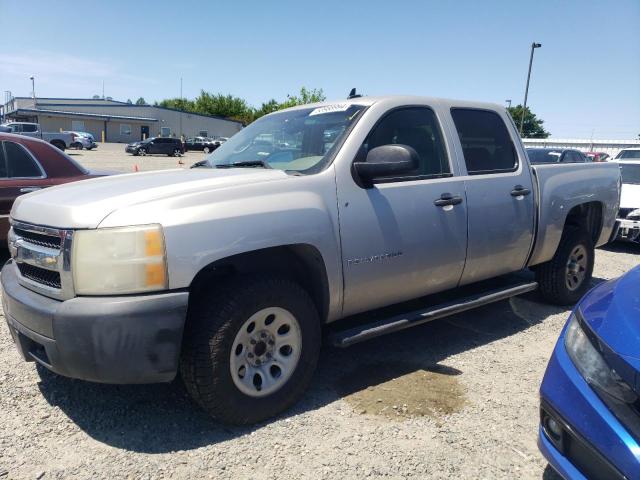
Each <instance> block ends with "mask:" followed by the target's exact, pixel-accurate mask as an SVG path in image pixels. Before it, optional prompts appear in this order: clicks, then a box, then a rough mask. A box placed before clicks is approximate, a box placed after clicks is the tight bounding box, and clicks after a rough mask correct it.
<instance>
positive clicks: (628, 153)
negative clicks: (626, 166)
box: [614, 147, 640, 162]
mask: <svg viewBox="0 0 640 480" xmlns="http://www.w3.org/2000/svg"><path fill="white" fill-rule="evenodd" d="M614 160H619V161H623V162H626V161H628V160H640V147H633V148H623V149H622V150H620V151H619V152H618V155H616V158H614Z"/></svg>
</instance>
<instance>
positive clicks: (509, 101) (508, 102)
mask: <svg viewBox="0 0 640 480" xmlns="http://www.w3.org/2000/svg"><path fill="white" fill-rule="evenodd" d="M505 102H507V104H508V105H507V108H511V99H510V98H507V99H506V100H505Z"/></svg>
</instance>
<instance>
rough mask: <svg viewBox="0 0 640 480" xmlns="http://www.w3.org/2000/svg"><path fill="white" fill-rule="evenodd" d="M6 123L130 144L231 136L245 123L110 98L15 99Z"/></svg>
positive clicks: (5, 108)
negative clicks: (29, 124) (151, 139)
mask: <svg viewBox="0 0 640 480" xmlns="http://www.w3.org/2000/svg"><path fill="white" fill-rule="evenodd" d="M2 110H3V117H4V118H3V121H4V122H7V121H12V120H13V121H21V122H37V123H39V124H40V126H41V128H42V130H43V131H45V132H58V131H60V130H73V131H81V132H89V133H91V134H92V135H93V136H94V137H95V139H96V140H97V141H100V140H101V139H102V136H103V133H104V138H105V141H107V142H123V143H129V142H133V141H138V140H142V139H143V138H148V137H157V136H163V137H169V136H173V137H180V136H184V137H194V136H202V137H230V136H231V135H233V134H234V133H236V132H238V131H239V130H240V129H242V123H241V122H238V121H236V120H229V119H228V118H225V117H219V116H213V115H201V114H196V113H187V112H181V111H179V110H174V109H171V108H164V107H156V106H153V105H132V104H130V103H126V102H119V101H116V100H110V99H106V100H105V99H82V98H36V99H33V98H31V97H12V98H10V99H8V101H7V103H5V105H4V106H3V109H2Z"/></svg>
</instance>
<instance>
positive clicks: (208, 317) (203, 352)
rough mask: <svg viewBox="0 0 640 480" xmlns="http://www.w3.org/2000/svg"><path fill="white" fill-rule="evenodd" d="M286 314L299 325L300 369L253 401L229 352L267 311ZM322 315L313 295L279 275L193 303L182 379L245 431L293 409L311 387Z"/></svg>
mask: <svg viewBox="0 0 640 480" xmlns="http://www.w3.org/2000/svg"><path fill="white" fill-rule="evenodd" d="M269 307H280V308H284V309H285V310H287V311H288V312H290V313H291V314H293V316H294V317H295V318H296V320H297V321H298V324H299V326H300V331H301V338H302V347H301V352H300V357H299V360H298V363H297V366H296V367H295V369H294V370H293V373H291V376H290V377H289V378H288V379H287V380H286V382H285V383H284V384H283V385H282V386H281V387H280V388H279V389H278V390H276V391H274V392H273V393H271V394H269V395H266V396H263V397H252V396H250V395H247V394H245V393H243V392H242V391H241V390H240V389H239V388H238V387H237V386H236V385H235V383H234V380H233V378H232V376H231V367H230V365H231V360H230V358H231V353H232V352H231V350H232V347H233V343H234V340H235V338H236V335H237V333H238V332H239V330H240V328H242V326H243V325H244V323H245V322H246V321H247V320H248V319H249V317H251V316H252V315H253V314H255V313H256V312H259V311H260V310H262V309H264V308H269ZM320 343H321V329H320V320H319V317H318V312H317V310H316V308H315V305H314V303H313V301H312V300H311V297H310V296H309V294H308V293H307V292H306V291H305V290H304V289H303V288H302V287H300V285H298V284H297V283H296V282H294V281H292V280H290V279H288V278H286V277H282V276H278V275H268V276H262V277H256V278H246V277H241V278H239V279H238V280H236V281H234V282H231V284H230V285H228V286H227V287H226V288H223V289H221V290H220V291H218V292H217V293H216V294H215V295H213V296H212V297H211V296H205V295H201V296H200V298H195V299H194V301H193V303H192V304H191V305H190V307H189V314H188V320H187V325H186V329H185V338H184V343H183V352H182V357H181V360H180V373H181V376H182V380H183V382H184V384H185V386H186V389H187V391H188V392H189V394H190V395H191V396H192V397H193V399H194V400H195V401H196V402H197V403H198V404H199V405H200V406H201V407H202V408H203V409H204V410H205V411H207V412H208V413H209V414H210V415H212V416H213V417H215V418H217V419H218V420H220V421H222V422H224V423H229V424H234V425H247V424H252V423H256V422H260V421H262V420H266V419H268V418H271V417H273V416H275V415H277V414H279V413H280V412H282V411H284V410H286V409H287V408H289V407H290V406H291V405H293V404H294V403H295V402H296V401H297V400H298V399H299V398H300V396H301V395H302V394H303V393H304V391H305V390H306V389H307V387H308V386H309V384H310V383H311V378H312V376H313V372H314V370H315V367H316V364H317V361H318V355H319V352H320Z"/></svg>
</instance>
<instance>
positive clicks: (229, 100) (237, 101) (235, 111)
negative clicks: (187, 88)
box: [136, 87, 326, 125]
mask: <svg viewBox="0 0 640 480" xmlns="http://www.w3.org/2000/svg"><path fill="white" fill-rule="evenodd" d="M325 98H326V97H325V95H324V92H323V91H322V89H315V88H314V89H307V88H306V87H302V88H301V89H300V93H299V94H298V95H287V99H286V100H285V101H283V102H278V101H277V100H276V99H273V98H272V99H271V100H269V101H268V102H265V103H263V104H262V105H260V108H255V107H252V106H251V105H249V104H248V103H247V101H246V100H244V99H243V98H240V97H235V96H233V95H231V94H227V95H223V94H221V93H217V94H213V93H209V92H205V91H204V90H202V91H201V92H200V95H198V96H197V97H196V98H195V99H194V100H188V99H184V98H167V99H164V100H161V101H159V102H155V103H154V105H156V106H159V107H165V108H174V109H176V110H182V111H185V112H192V113H201V114H204V115H219V116H221V117H226V118H230V119H233V120H238V121H240V122H242V123H244V124H245V125H247V124H249V123H251V122H253V121H254V120H257V119H258V118H260V117H262V116H263V115H268V114H269V113H272V112H275V111H277V110H282V109H283V108H289V107H295V106H296V105H305V104H307V103H314V102H322V101H324V100H325ZM140 100H142V101H143V102H144V99H138V101H136V105H139V104H140V103H139V102H140Z"/></svg>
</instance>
